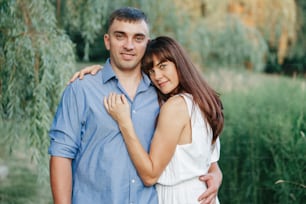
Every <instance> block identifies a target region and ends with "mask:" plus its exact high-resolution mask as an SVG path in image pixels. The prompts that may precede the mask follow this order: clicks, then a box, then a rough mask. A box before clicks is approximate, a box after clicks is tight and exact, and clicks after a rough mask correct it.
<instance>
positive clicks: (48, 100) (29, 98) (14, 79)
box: [0, 0, 74, 158]
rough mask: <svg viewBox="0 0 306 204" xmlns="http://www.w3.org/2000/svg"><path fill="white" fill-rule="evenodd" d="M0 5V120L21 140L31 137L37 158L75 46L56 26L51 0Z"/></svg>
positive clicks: (45, 142)
mask: <svg viewBox="0 0 306 204" xmlns="http://www.w3.org/2000/svg"><path fill="white" fill-rule="evenodd" d="M0 6H1V7H0V13H1V20H0V25H1V27H0V30H1V35H0V37H1V38H0V45H1V47H0V61H1V68H0V75H1V87H0V88H1V89H0V114H1V115H0V116H1V117H0V118H1V119H0V120H1V124H2V125H3V126H6V127H8V128H9V130H10V134H8V136H9V135H16V139H17V141H18V137H26V138H28V140H27V141H28V142H29V144H30V146H31V147H33V148H34V149H33V153H34V155H33V156H37V157H36V158H38V157H40V156H46V149H47V145H48V143H49V139H48V136H47V131H48V129H49V127H50V124H51V121H52V117H53V114H54V111H55V108H56V106H57V103H58V99H59V96H60V94H61V90H62V89H63V87H64V85H65V81H66V80H67V79H68V76H69V75H70V74H71V71H73V69H72V68H73V66H74V51H73V45H72V44H71V41H70V40H69V38H68V37H67V36H66V35H65V34H64V32H63V31H62V30H60V29H58V28H57V26H56V19H55V15H54V7H53V6H52V5H51V4H50V3H49V2H48V1H40V0H27V1H21V0H19V1H18V0H17V1H13V0H10V1H6V2H3V3H1V4H0ZM16 125H18V126H22V127H23V128H21V130H22V132H18V130H20V129H16V128H15V126H16ZM9 139H11V138H9Z"/></svg>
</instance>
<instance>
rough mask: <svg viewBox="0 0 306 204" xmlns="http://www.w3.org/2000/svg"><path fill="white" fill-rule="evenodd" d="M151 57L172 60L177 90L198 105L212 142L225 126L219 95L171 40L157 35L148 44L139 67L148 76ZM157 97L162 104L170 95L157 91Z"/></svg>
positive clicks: (180, 48)
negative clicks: (211, 136) (177, 79)
mask: <svg viewBox="0 0 306 204" xmlns="http://www.w3.org/2000/svg"><path fill="white" fill-rule="evenodd" d="M153 56H155V57H157V58H158V59H159V60H160V61H171V62H173V63H174V64H175V66H176V69H177V72H178V77H179V87H178V89H177V90H176V91H177V93H189V94H191V95H192V97H193V100H194V103H195V104H197V105H198V106H199V108H200V110H201V111H202V115H203V116H204V118H205V119H206V120H207V122H208V123H209V125H210V126H211V128H212V131H213V143H214V142H215V141H216V139H217V137H218V136H219V135H220V133H221V132H222V129H223V124H224V115H223V106H222V102H221V100H220V97H219V94H218V93H217V92H216V91H215V90H213V89H212V88H211V87H210V86H209V85H208V83H207V82H206V81H205V80H204V78H203V76H202V75H201V73H200V71H199V70H198V69H197V68H196V67H195V66H194V64H193V63H192V61H191V59H190V58H189V57H188V55H187V54H186V52H185V50H184V49H183V48H182V46H180V45H179V44H178V43H177V42H176V41H175V40H174V39H172V38H170V37H166V36H160V37H157V38H155V39H153V40H151V41H150V42H149V44H148V46H147V49H146V53H145V55H144V58H143V60H142V68H143V70H144V72H145V73H147V74H148V71H149V70H150V69H152V68H153ZM177 93H176V94H177ZM158 96H159V100H160V103H162V101H166V100H167V99H168V98H169V97H170V96H171V95H170V94H167V95H164V94H162V93H161V92H160V91H158Z"/></svg>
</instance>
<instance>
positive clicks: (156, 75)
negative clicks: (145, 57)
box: [149, 56, 179, 94]
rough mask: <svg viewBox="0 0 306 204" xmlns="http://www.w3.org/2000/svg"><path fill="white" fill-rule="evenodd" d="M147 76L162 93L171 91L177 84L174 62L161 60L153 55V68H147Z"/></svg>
mask: <svg viewBox="0 0 306 204" xmlns="http://www.w3.org/2000/svg"><path fill="white" fill-rule="evenodd" d="M149 76H150V78H151V81H152V82H153V84H154V85H155V86H156V88H158V89H159V90H160V92H162V93H163V94H171V93H173V92H174V91H175V90H176V88H177V87H178V85H179V77H178V74H177V70H176V66H175V64H174V63H173V62H171V61H164V62H162V61H160V60H159V59H158V58H156V56H153V68H152V69H150V70H149Z"/></svg>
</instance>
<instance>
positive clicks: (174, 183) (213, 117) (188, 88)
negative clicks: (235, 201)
mask: <svg viewBox="0 0 306 204" xmlns="http://www.w3.org/2000/svg"><path fill="white" fill-rule="evenodd" d="M142 65H143V69H144V71H145V72H146V73H147V74H148V75H149V76H150V78H151V80H152V82H153V84H154V85H155V86H156V88H158V90H159V92H158V93H159V99H160V103H161V105H162V106H161V110H160V115H159V118H158V121H157V126H156V130H155V133H154V137H153V140H152V143H151V147H150V152H149V154H148V153H147V152H146V151H145V150H144V149H143V147H142V145H141V143H140V141H139V140H138V138H137V134H136V133H135V131H134V128H133V123H132V120H131V115H130V114H131V111H130V106H129V101H128V100H127V98H126V97H125V96H124V95H118V94H115V93H114V94H111V95H110V96H109V97H107V98H105V100H104V105H105V108H106V109H107V111H108V112H109V114H110V115H111V116H112V117H113V118H114V119H115V120H116V121H117V122H118V125H119V128H120V130H121V132H122V135H123V137H124V140H125V143H126V145H127V149H128V151H129V154H130V157H131V159H132V161H133V163H134V165H135V167H136V169H137V171H138V173H139V175H140V177H141V178H142V180H143V182H144V184H145V185H153V184H155V183H157V184H156V188H157V192H158V197H159V203H160V204H169V203H173V204H174V203H175V204H178V203H181V204H186V203H198V201H197V196H198V195H199V193H201V192H202V191H203V188H205V186H204V184H203V183H202V182H200V181H199V180H198V176H200V175H202V174H203V173H207V171H208V169H209V167H210V164H211V162H216V161H217V160H218V158H219V140H218V135H219V134H220V133H221V131H222V128H223V120H224V118H223V113H222V105H221V101H220V99H219V96H218V94H217V93H216V92H215V91H214V90H213V89H211V88H210V87H209V86H208V84H207V83H206V82H205V81H204V80H203V78H202V77H201V74H200V73H199V72H198V71H197V69H196V68H195V67H194V65H193V64H192V62H191V60H190V59H189V58H188V57H187V55H186V54H185V52H184V50H183V49H182V47H181V46H180V45H179V44H178V43H177V42H175V41H174V40H173V39H171V38H169V37H158V38H156V39H154V40H152V41H151V42H150V43H149V45H148V47H147V50H146V54H145V56H144V59H143V64H142ZM217 203H218V201H217Z"/></svg>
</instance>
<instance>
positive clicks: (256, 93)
mask: <svg viewBox="0 0 306 204" xmlns="http://www.w3.org/2000/svg"><path fill="white" fill-rule="evenodd" d="M243 78H244V79H245V81H248V80H256V79H252V78H251V77H250V75H244V76H243ZM254 83H255V85H256V86H253V88H251V89H249V90H240V89H239V88H238V90H236V92H231V93H228V94H224V96H223V101H224V107H225V121H226V123H225V129H224V133H223V134H222V137H221V143H222V148H221V160H220V166H221V168H222V170H223V174H224V180H223V186H222V188H221V190H220V197H221V202H222V203H225V204H226V203H279V204H282V203H283V204H288V203H303V201H305V195H306V194H305V192H306V188H305V183H306V180H305V172H306V161H305V155H306V149H305V145H306V137H305V133H306V103H304V101H305V100H306V84H305V82H304V81H292V80H290V79H285V78H269V79H267V80H265V81H261V80H260V81H258V82H257V83H256V81H255V82H254Z"/></svg>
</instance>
